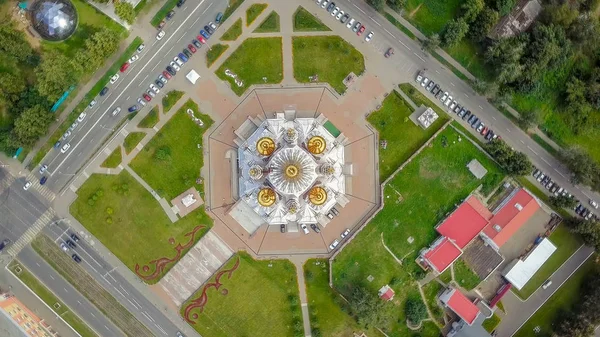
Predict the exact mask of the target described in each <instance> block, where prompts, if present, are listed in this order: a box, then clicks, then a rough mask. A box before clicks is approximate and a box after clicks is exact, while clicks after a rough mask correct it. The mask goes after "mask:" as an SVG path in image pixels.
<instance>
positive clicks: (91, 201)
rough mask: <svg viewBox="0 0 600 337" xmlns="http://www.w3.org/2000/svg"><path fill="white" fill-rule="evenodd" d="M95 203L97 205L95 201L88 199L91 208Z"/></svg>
mask: <svg viewBox="0 0 600 337" xmlns="http://www.w3.org/2000/svg"><path fill="white" fill-rule="evenodd" d="M95 203H96V202H95V201H94V200H93V199H92V198H89V199H88V205H90V206H94V204H95Z"/></svg>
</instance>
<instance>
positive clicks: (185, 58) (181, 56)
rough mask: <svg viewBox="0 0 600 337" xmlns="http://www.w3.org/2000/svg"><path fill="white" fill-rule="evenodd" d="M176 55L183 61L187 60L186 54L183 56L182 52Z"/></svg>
mask: <svg viewBox="0 0 600 337" xmlns="http://www.w3.org/2000/svg"><path fill="white" fill-rule="evenodd" d="M177 56H179V58H180V59H181V60H182V61H183V62H187V61H188V58H187V56H185V55H184V54H183V53H179V54H178V55H177Z"/></svg>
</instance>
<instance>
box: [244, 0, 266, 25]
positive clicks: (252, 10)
mask: <svg viewBox="0 0 600 337" xmlns="http://www.w3.org/2000/svg"><path fill="white" fill-rule="evenodd" d="M267 6H268V5H267V4H252V6H250V7H248V9H247V10H246V26H250V25H251V24H252V23H253V22H254V20H256V18H257V17H258V16H259V15H260V14H261V13H262V12H263V11H264V10H265V8H267Z"/></svg>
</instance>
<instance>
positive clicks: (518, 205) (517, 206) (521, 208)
mask: <svg viewBox="0 0 600 337" xmlns="http://www.w3.org/2000/svg"><path fill="white" fill-rule="evenodd" d="M515 208H516V209H518V210H519V211H522V210H523V206H521V204H518V203H517V204H515Z"/></svg>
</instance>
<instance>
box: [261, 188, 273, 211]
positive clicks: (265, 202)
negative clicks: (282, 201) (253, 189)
mask: <svg viewBox="0 0 600 337" xmlns="http://www.w3.org/2000/svg"><path fill="white" fill-rule="evenodd" d="M275 201H277V195H276V194H275V191H273V189H270V188H261V190H260V191H259V192H258V203H259V204H260V205H261V206H264V207H269V206H272V205H273V204H274V203H275Z"/></svg>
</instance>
